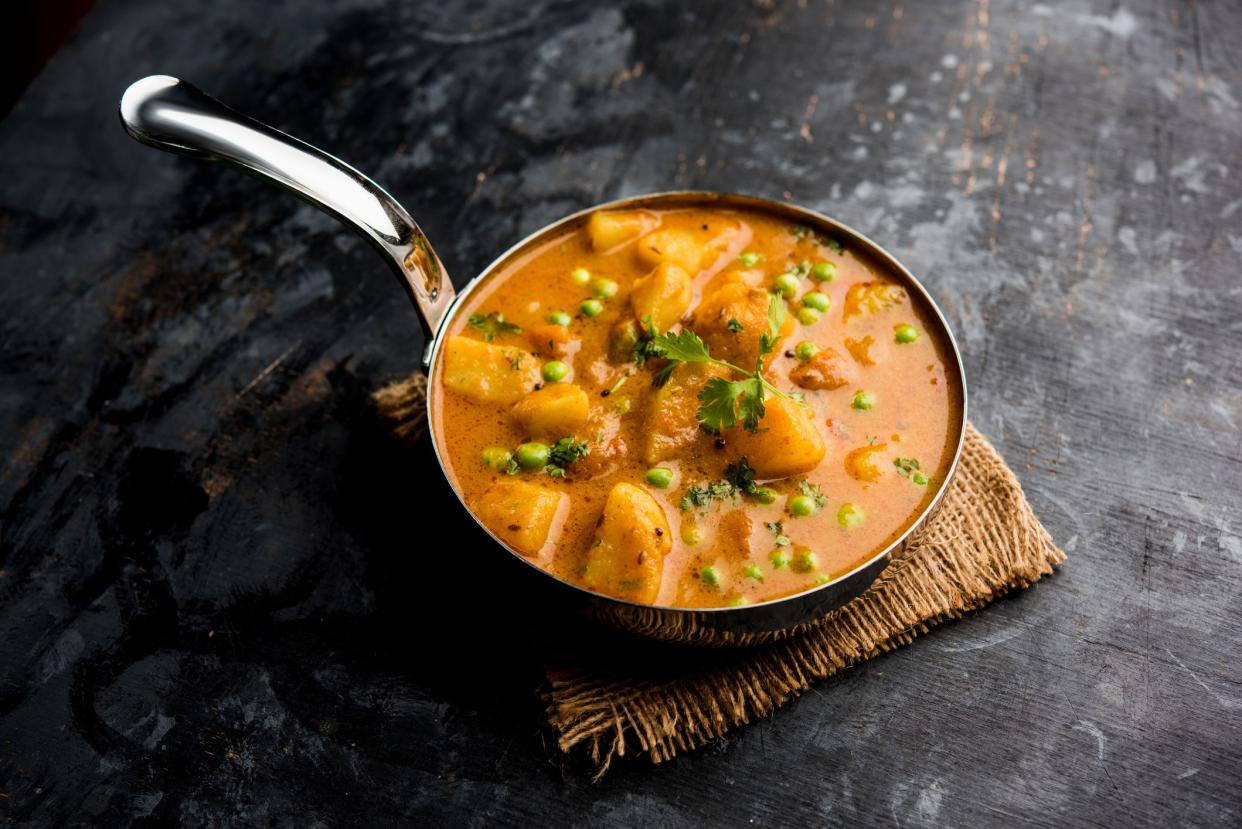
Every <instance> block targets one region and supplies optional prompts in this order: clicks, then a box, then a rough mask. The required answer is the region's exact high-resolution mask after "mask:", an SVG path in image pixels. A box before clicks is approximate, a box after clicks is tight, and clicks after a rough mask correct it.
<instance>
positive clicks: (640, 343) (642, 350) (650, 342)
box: [630, 317, 664, 368]
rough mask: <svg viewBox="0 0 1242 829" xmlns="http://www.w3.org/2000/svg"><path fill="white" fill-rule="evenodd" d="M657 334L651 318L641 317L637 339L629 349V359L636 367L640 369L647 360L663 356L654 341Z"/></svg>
mask: <svg viewBox="0 0 1242 829" xmlns="http://www.w3.org/2000/svg"><path fill="white" fill-rule="evenodd" d="M658 333H659V332H658V331H656V328H655V326H654V325H653V324H652V323H651V317H643V323H642V326H641V330H640V332H639V334H638V338H637V339H636V340H635V341H634V345H632V346H631V347H630V359H631V360H633V361H634V364H635V365H636V366H638V367H640V368H641V367H642V366H644V365H645V364H646V363H647V361H648V360H650V359H653V358H655V357H663V356H664V352H663V351H661V350H660V346H659V345H657V344H656V341H655V339H656V336H657V334H658Z"/></svg>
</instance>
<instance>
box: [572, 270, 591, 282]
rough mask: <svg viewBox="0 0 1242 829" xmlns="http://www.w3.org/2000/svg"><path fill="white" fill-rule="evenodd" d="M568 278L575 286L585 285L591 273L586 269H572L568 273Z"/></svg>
mask: <svg viewBox="0 0 1242 829" xmlns="http://www.w3.org/2000/svg"><path fill="white" fill-rule="evenodd" d="M569 278H570V279H572V280H573V281H574V284H576V285H585V284H587V283H588V282H590V281H591V272H590V271H588V270H587V269H586V268H574V269H573V270H572V271H570V272H569Z"/></svg>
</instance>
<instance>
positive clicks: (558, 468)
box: [544, 435, 591, 478]
mask: <svg viewBox="0 0 1242 829" xmlns="http://www.w3.org/2000/svg"><path fill="white" fill-rule="evenodd" d="M589 454H591V446H590V444H588V443H587V442H586V441H585V440H578V438H577V437H575V436H574V435H570V436H569V437H563V438H561V439H560V440H558V441H557V442H556V443H554V444H552V451H551V452H549V453H548V464H547V466H545V467H544V468H545V469H546V470H547V471H548V474H549V475H551V476H552V477H553V478H564V477H565V467H567V466H570V465H572V464H575V463H577V462H578V461H579V460H581V459H582V458H585V457H586V456H587V455H589Z"/></svg>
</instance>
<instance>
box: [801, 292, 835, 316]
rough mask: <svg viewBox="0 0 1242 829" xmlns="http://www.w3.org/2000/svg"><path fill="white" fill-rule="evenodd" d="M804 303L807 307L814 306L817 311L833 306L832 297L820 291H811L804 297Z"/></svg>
mask: <svg viewBox="0 0 1242 829" xmlns="http://www.w3.org/2000/svg"><path fill="white" fill-rule="evenodd" d="M802 304H803V306H805V307H807V308H814V309H815V310H816V311H827V310H828V309H829V308H830V307H832V298H831V297H830V296H828V295H827V294H824V293H820V292H819V291H811V292H810V293H809V294H807V295H806V296H804V297H802Z"/></svg>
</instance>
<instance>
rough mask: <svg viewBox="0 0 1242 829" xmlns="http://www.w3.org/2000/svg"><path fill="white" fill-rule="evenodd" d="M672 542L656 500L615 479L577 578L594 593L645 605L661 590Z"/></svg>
mask: <svg viewBox="0 0 1242 829" xmlns="http://www.w3.org/2000/svg"><path fill="white" fill-rule="evenodd" d="M672 546H673V537H672V534H671V533H670V532H669V528H668V520H667V519H666V518H665V517H664V510H663V509H662V508H661V507H660V504H659V502H657V501H656V499H655V498H653V497H651V495H650V494H648V493H647V492H646V491H645V490H643V489H640V488H639V487H636V486H634V485H633V484H625V483H621V484H617V485H616V486H614V487H613V488H612V491H610V492H609V493H608V501H607V502H606V503H605V504H604V513H603V515H602V516H601V517H600V520H599V526H598V527H597V528H596V530H595V540H594V541H593V542H592V544H591V548H590V549H589V550H588V551H587V563H586V568H585V571H584V573H583V576H582V583H583V584H584V585H585V586H586V587H587V588H588V589H590V590H594V591H595V592H597V593H603V594H605V595H607V596H616V597H617V598H619V599H627V600H629V601H632V602H642V603H644V604H650V603H652V602H654V601H655V598H656V596H657V595H658V594H659V592H660V575H661V573H662V572H663V570H664V556H665V555H667V554H668V551H669V550H670V549H672Z"/></svg>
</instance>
